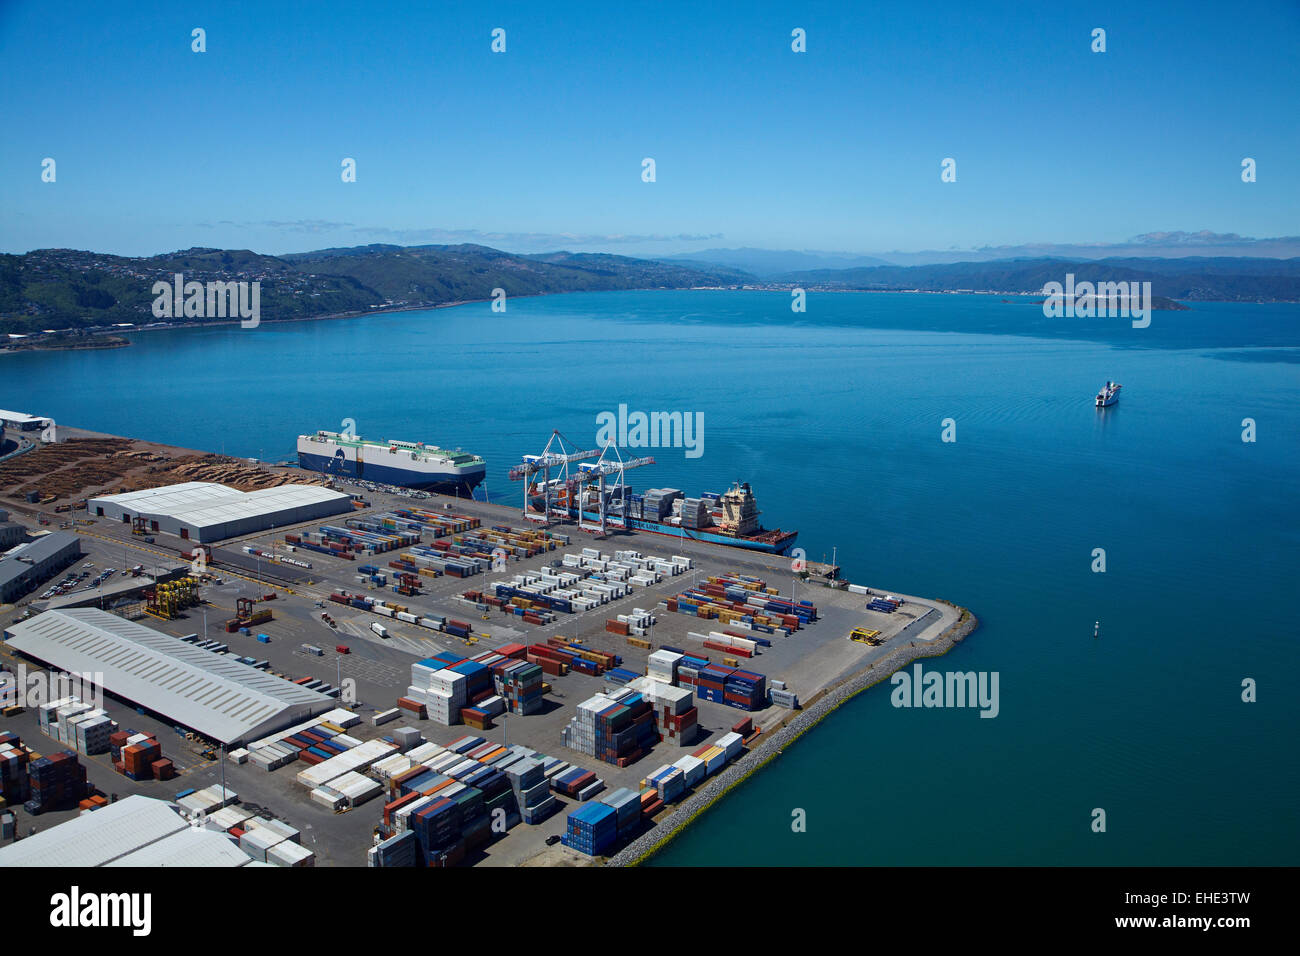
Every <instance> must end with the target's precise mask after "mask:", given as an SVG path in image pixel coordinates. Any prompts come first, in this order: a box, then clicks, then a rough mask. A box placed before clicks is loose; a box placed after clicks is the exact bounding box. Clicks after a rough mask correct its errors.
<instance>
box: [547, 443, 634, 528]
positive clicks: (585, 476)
mask: <svg viewBox="0 0 1300 956" xmlns="http://www.w3.org/2000/svg"><path fill="white" fill-rule="evenodd" d="M611 452H612V453H613V454H612V457H607V456H610V453H611ZM654 463H655V460H654V459H653V458H629V459H628V460H627V461H624V460H623V457H622V456H621V455H620V454H619V453H618V448H617V447H615V446H614V444H613V443H611V444H608V445H606V446H605V450H604V451H602V452H601V453H600V459H599V460H597V461H595V462H592V463H591V464H589V465H580V466H579V471H578V477H576V478H573V479H570V482H569V486H568V487H569V500H570V502H572V501H573V500H574V495H577V501H578V527H580V528H582V529H584V530H586V531H599V532H600V534H601V536H602V537H603V536H604V535H605V534H606V533H607V527H608V524H607V520H606V512H605V479H606V478H607V477H609V476H610V475H617V476H618V480H617V482H616V483H615V485H614V487H615V488H623V487H625V484H624V481H623V473H624V472H625V471H631V470H632V469H633V468H644V467H645V466H646V465H653V464H654ZM592 481H596V482H599V485H598V490H597V493H596V495H597V499H598V501H599V508H600V524H599V525H587V524H584V523H583V521H582V515H583V510H582V486H583V485H585V484H588V483H589V482H592ZM621 499H622V501H623V518H622V520H623V527H625V528H626V527H627V526H628V525H627V494H626V491H625V492H624V493H623V495H622V496H621Z"/></svg>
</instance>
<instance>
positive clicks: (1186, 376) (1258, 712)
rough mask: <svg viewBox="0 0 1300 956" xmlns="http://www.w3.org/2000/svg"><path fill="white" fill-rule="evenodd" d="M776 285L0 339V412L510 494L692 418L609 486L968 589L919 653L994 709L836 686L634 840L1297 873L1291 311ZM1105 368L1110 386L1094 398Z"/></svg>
mask: <svg viewBox="0 0 1300 956" xmlns="http://www.w3.org/2000/svg"><path fill="white" fill-rule="evenodd" d="M789 301H790V299H789V296H788V295H786V294H783V293H761V292H705V291H699V292H642V293H602V294H581V295H567V296H554V297H546V298H537V299H518V300H511V301H510V303H509V307H508V312H507V313H505V314H497V313H492V312H491V311H490V310H489V307H488V306H487V305H486V304H481V305H480V304H475V305H468V306H461V307H457V308H454V309H439V310H434V311H429V312H408V313H399V314H390V315H381V316H370V317H367V318H364V319H357V320H340V321H323V322H304V323H292V324H274V323H266V322H264V323H263V324H262V325H261V326H260V327H259V328H257V329H240V328H238V327H237V326H229V327H222V328H215V329H206V330H204V329H186V330H176V331H160V332H148V333H141V334H137V335H134V336H132V340H133V345H132V346H131V347H130V348H124V349H116V350H107V351H86V352H28V353H19V354H14V355H8V356H2V357H0V407H6V408H13V409H21V410H24V411H29V412H32V413H34V414H40V415H49V416H53V417H54V418H55V419H56V420H58V421H60V422H63V423H67V424H73V425H77V426H80V427H85V428H90V429H94V430H97V431H103V432H108V433H113V434H120V435H131V436H136V437H143V438H149V439H153V440H157V441H161V442H166V443H170V444H175V445H180V446H185V447H194V448H201V449H207V450H212V451H217V452H221V451H224V452H226V453H229V454H237V455H243V456H255V457H262V458H266V459H268V460H280V459H289V458H292V457H293V449H294V439H295V436H296V435H298V434H299V433H301V432H305V431H312V430H315V429H317V428H329V429H336V430H337V429H339V428H340V427H342V423H343V421H344V419H349V418H350V419H353V420H354V422H355V427H356V431H357V432H358V433H359V434H362V435H365V436H367V437H375V438H387V437H395V438H402V439H407V440H415V441H421V440H423V441H429V442H434V443H437V444H440V445H442V446H443V447H456V446H458V445H459V446H462V447H464V448H465V449H467V450H470V451H474V452H477V453H478V454H481V455H483V456H484V457H486V458H487V459H488V464H489V470H488V477H487V482H486V485H487V489H488V491H489V492H490V494H491V497H492V498H493V499H494V500H502V501H506V502H509V501H513V500H519V493H520V491H521V489H520V488H519V486H518V485H517V484H515V485H512V484H511V483H510V482H509V481H508V480H507V479H506V470H507V469H508V468H509V466H510V465H511V464H513V463H514V462H516V461H517V460H518V458H519V456H520V455H521V454H524V453H529V452H540V451H541V448H542V446H543V445H544V444H545V442H546V440H547V438H548V437H549V435H550V433H551V430H552V429H554V428H558V429H560V430H561V431H562V432H563V433H564V434H565V435H566V436H567V437H568V438H570V439H571V440H572V441H573V442H574V443H575V444H577V445H579V446H582V447H595V435H596V427H597V426H596V416H597V415H598V414H599V413H601V412H604V411H609V412H617V410H618V408H619V405H620V404H626V405H627V406H628V408H629V409H633V410H643V411H646V412H650V411H681V412H683V413H696V412H700V413H703V423H704V434H703V438H704V440H703V445H702V454H700V455H699V457H688V456H687V455H686V453H685V452H686V449H682V448H657V449H645V450H638V451H640V453H642V454H651V455H654V456H655V458H656V459H657V464H656V465H655V466H654V467H652V468H646V469H643V470H641V471H638V472H633V473H632V476H633V477H632V483H633V485H634V486H635V487H636V488H637V489H638V490H642V489H644V488H647V487H652V486H671V487H677V488H681V489H683V490H685V491H686V492H687V493H688V494H694V493H698V492H704V491H719V492H721V491H724V490H725V489H726V487H727V485H728V484H729V483H730V482H731V481H733V480H735V479H744V480H748V481H750V482H751V483H752V484H753V486H754V490H755V493H756V495H757V497H758V501H759V505H760V507H761V508H762V509H763V520H764V523H765V524H766V525H767V526H768V527H777V526H780V527H786V528H797V529H798V530H799V531H800V538H799V545H800V546H801V547H803V548H804V549H806V551H807V553H808V557H809V558H811V559H814V560H821V559H822V558H823V557H825V558H826V559H829V558H830V557H831V556H832V553H834V554H835V555H836V556H837V558H838V561H839V563H840V564H841V566H842V567H843V569H844V573H845V574H846V576H848V577H849V578H851V579H852V580H854V581H859V582H862V583H866V584H870V585H873V586H879V587H882V588H886V589H896V590H899V591H902V592H905V593H913V594H924V595H931V596H935V597H943V598H946V599H948V600H952V601H954V602H956V603H959V604H963V605H966V606H969V607H971V608H972V609H973V610H975V611H976V613H977V614H978V615H979V617H980V620H981V623H982V626H981V628H980V629H979V630H978V631H977V632H976V633H975V634H974V635H973V636H972V637H970V638H969V639H968V640H967V641H966V642H965V644H964V645H962V646H961V647H959V648H957V649H956V650H954V651H953V652H952V653H950V654H949V655H947V656H946V657H944V658H942V659H939V660H936V661H933V662H927V663H926V666H927V668H928V667H931V666H933V667H934V668H937V669H940V670H962V671H967V670H973V671H990V672H991V671H996V672H998V674H999V675H1000V693H1001V701H1000V710H999V714H998V716H997V717H996V718H994V719H981V718H979V716H978V711H977V710H974V709H964V710H963V709H903V708H895V707H893V706H891V702H890V693H889V690H890V688H889V687H888V686H882V687H877V688H875V689H873V690H871V691H868V692H866V693H864V694H862V695H860V696H859V697H857V698H855V699H854V700H853V701H851V702H850V703H849V704H847V705H845V706H844V707H842V708H840V709H839V710H838V711H836V712H835V713H834V714H833V715H832V716H831V717H830V718H828V719H827V720H826V721H825V722H823V723H822V724H821V725H819V726H818V727H817V728H816V729H815V730H814V731H812V732H811V733H810V734H809V735H807V736H805V737H804V738H803V739H802V740H801V741H800V742H799V743H798V744H797V745H795V746H794V747H792V748H790V749H789V750H787V751H786V752H785V753H784V754H783V755H782V756H781V757H780V758H779V759H778V760H777V761H775V762H774V763H773V764H771V765H769V767H768V768H767V769H765V770H764V771H762V772H761V773H759V774H758V775H756V776H755V777H753V778H751V779H750V780H749V781H748V782H747V783H746V784H745V785H744V786H743V787H741V788H739V789H738V790H736V791H733V793H732V794H730V795H729V796H728V797H727V798H725V799H724V800H723V801H722V802H720V803H719V804H717V805H716V806H715V807H714V809H713V810H712V811H710V812H709V813H707V814H705V815H704V816H703V817H701V818H700V819H699V820H698V821H697V822H696V823H695V824H694V825H693V826H691V827H690V828H689V829H687V830H686V831H685V832H684V833H683V834H682V835H681V836H680V837H679V838H678V839H677V840H676V841H674V842H673V844H671V845H670V847H669V848H668V849H667V850H666V851H665V852H663V853H662V854H661V855H660V856H659V857H658V858H657V859H656V862H659V863H678V864H783V863H796V864H807V865H826V864H858V863H862V864H946V863H953V864H981V863H987V864H1108V863H1117V864H1295V863H1297V862H1300V816H1298V815H1297V814H1296V813H1295V812H1294V794H1295V793H1296V790H1297V786H1298V785H1300V763H1298V762H1297V761H1296V760H1295V744H1294V736H1293V735H1294V729H1295V727H1296V725H1297V718H1298V717H1300V655H1298V654H1297V652H1296V625H1295V623H1294V614H1293V611H1292V605H1291V599H1292V597H1293V595H1294V592H1295V583H1296V581H1297V580H1300V526H1298V523H1297V520H1296V512H1295V507H1296V488H1297V487H1298V486H1300V444H1298V443H1300V364H1297V363H1300V348H1298V347H1297V346H1300V307H1298V306H1294V305H1228V304H1196V305H1195V308H1194V309H1193V310H1192V311H1188V312H1156V313H1154V315H1153V319H1152V323H1151V326H1150V328H1147V329H1133V328H1132V327H1131V326H1130V324H1129V323H1128V321H1127V320H1123V319H1097V318H1091V319H1072V320H1065V319H1046V318H1044V317H1043V315H1042V313H1041V310H1039V309H1038V308H1036V307H1035V306H1033V305H1032V304H1028V303H1025V302H1013V303H1007V302H1003V301H1001V300H1000V299H999V298H998V297H995V296H952V295H901V294H899V295H893V294H859V295H855V294H840V295H815V294H814V295H812V296H810V297H809V302H808V312H807V313H805V314H803V315H793V314H792V313H791V312H790V309H789ZM1108 380H1110V381H1117V382H1121V383H1123V385H1124V390H1123V397H1122V399H1121V400H1120V402H1119V403H1118V404H1117V405H1116V406H1114V407H1112V408H1107V409H1097V408H1095V407H1094V405H1093V399H1094V396H1095V395H1096V392H1097V389H1098V388H1099V387H1100V386H1101V385H1102V383H1104V382H1106V381H1108ZM1247 418H1249V419H1253V420H1254V422H1255V427H1256V432H1257V440H1256V441H1254V442H1249V443H1248V442H1243V441H1242V432H1243V424H1242V422H1243V419H1247ZM945 419H951V420H952V422H953V427H955V437H956V441H952V442H945V441H943V440H941V437H942V434H943V431H944V424H943V423H944V420H945ZM480 490H481V489H480ZM1098 548H1100V549H1104V551H1105V560H1106V570H1105V572H1104V573H1097V572H1094V571H1093V570H1092V568H1093V566H1094V564H1095V562H1096V558H1095V556H1094V551H1095V549H1098ZM833 549H834V551H833ZM1094 622H1100V637H1099V638H1096V639H1094V637H1093V629H1094ZM760 665H761V658H760V659H759V661H757V662H756V664H755V666H756V668H757V669H760V670H761V669H762V668H761V666H760ZM771 676H774V677H779V676H780V675H776V674H774V675H771ZM1248 679H1249V680H1253V681H1254V682H1256V686H1257V697H1258V699H1257V701H1256V702H1254V703H1246V702H1243V700H1242V693H1243V688H1242V684H1243V681H1245V680H1248ZM795 689H796V690H798V688H795ZM557 746H558V744H557ZM651 769H654V768H653V767H652V766H648V767H647V770H651ZM1097 808H1100V809H1103V810H1104V811H1105V814H1106V832H1104V833H1097V832H1094V831H1093V829H1092V824H1093V819H1094V810H1095V809H1097ZM795 809H802V810H804V811H805V812H806V819H807V827H806V832H801V833H799V832H793V831H792V827H791V820H792V812H793V811H794V810H795Z"/></svg>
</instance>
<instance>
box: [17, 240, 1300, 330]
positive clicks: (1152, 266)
mask: <svg viewBox="0 0 1300 956" xmlns="http://www.w3.org/2000/svg"><path fill="white" fill-rule="evenodd" d="M710 256H713V257H715V259H716V261H714V260H711V259H710V258H709V257H710ZM788 266H795V267H796V268H782V267H788ZM176 273H182V274H183V275H184V277H185V279H186V281H190V280H197V281H199V282H209V281H214V280H216V281H223V282H229V281H259V282H260V283H261V286H260V290H261V313H262V317H263V318H264V319H265V320H268V321H274V320H277V319H305V318H318V317H322V316H335V315H357V314H365V313H367V312H374V311H377V310H381V309H401V308H428V307H432V306H439V305H449V304H452V303H457V302H469V301H476V300H486V299H489V298H491V297H492V295H493V290H494V289H498V288H500V289H504V290H505V291H506V294H507V295H508V296H522V295H540V294H548V293H560V292H596V291H616V290H630V289H689V288H760V289H790V288H795V287H799V288H804V289H807V290H809V291H909V290H920V291H927V292H955V291H976V292H1000V293H1035V292H1038V291H1040V290H1041V289H1042V288H1043V285H1044V284H1045V283H1046V282H1049V281H1057V282H1063V281H1064V279H1065V275H1066V274H1067V273H1073V274H1074V275H1075V279H1076V281H1084V280H1089V281H1094V282H1096V281H1116V282H1118V281H1149V282H1151V287H1152V293H1153V294H1154V295H1158V296H1163V297H1166V298H1171V299H1179V300H1184V301H1234V302H1277V301H1286V302H1297V301H1300V257H1295V258H1287V259H1281V258H1262V257H1235V256H1219V257H1192V256H1184V257H1180V258H1162V257H1114V258H1106V259H1075V258H1061V257H1020V258H1008V259H1000V260H993V261H979V262H977V261H965V262H955V263H942V264H928V265H912V266H907V265H891V264H887V263H883V261H882V260H879V259H875V258H873V257H869V256H852V255H847V254H845V255H840V254H833V253H814V252H802V253H800V252H779V251H772V250H760V249H733V250H713V251H712V252H708V253H688V254H684V255H682V256H674V257H670V258H666V259H637V258H631V257H627V256H616V255H608V254H603V253H572V252H552V253H537V254H529V255H523V254H516V253H509V252H502V251H501V250H498V249H492V248H489V247H487V246H480V245H425V246H396V245H385V244H380V245H367V246H356V247H350V248H339V249H320V250H316V251H314V252H304V253H293V254H287V255H281V256H269V255H262V254H259V253H256V252H251V251H249V250H246V249H243V250H235V249H207V248H194V249H187V250H183V251H179V252H172V253H166V254H162V255H157V256H149V257H144V258H128V257H123V256H113V255H107V254H103V253H95V252H85V251H78V250H72V249H39V250H35V251H32V252H28V253H25V254H22V255H0V333H18V334H32V333H41V332H44V331H47V330H51V329H54V330H57V331H69V330H71V331H76V330H85V329H105V328H111V327H113V326H115V325H119V324H126V323H131V324H136V325H140V324H147V323H151V322H154V321H156V320H155V319H154V316H153V313H152V309H151V307H152V303H153V301H154V298H155V297H154V294H153V292H152V289H153V284H154V283H155V282H157V281H164V282H167V283H171V282H172V278H173V276H174V275H175V274H176ZM175 321H181V322H184V321H194V320H192V319H191V320H185V319H179V320H175Z"/></svg>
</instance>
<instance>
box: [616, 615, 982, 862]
mask: <svg viewBox="0 0 1300 956" xmlns="http://www.w3.org/2000/svg"><path fill="white" fill-rule="evenodd" d="M944 603H947V602H944ZM957 610H959V611H960V612H961V613H960V616H959V617H958V619H957V621H956V622H955V623H953V624H952V625H950V626H949V627H948V629H947V630H945V631H944V632H943V633H942V634H940V635H939V636H938V637H936V638H934V639H933V640H931V641H927V642H926V643H925V644H924V646H918V645H916V644H915V643H913V644H912V645H911V646H909V647H905V648H903V647H900V648H897V649H896V650H893V651H891V652H890V653H889V654H887V655H885V656H884V657H882V658H881V659H880V660H878V661H873V662H872V663H870V664H868V665H867V667H866V669H865V670H861V671H858V672H857V673H856V674H853V675H851V676H850V677H847V678H845V679H844V680H842V681H840V682H839V683H838V684H836V685H834V686H832V687H829V688H826V689H824V690H822V691H819V692H818V693H817V694H815V695H814V696H813V697H812V698H811V699H810V700H809V702H808V703H806V704H804V705H803V706H802V708H801V709H800V710H799V711H798V712H796V713H795V714H794V716H793V717H792V718H791V719H790V720H788V721H787V722H785V723H783V724H782V725H781V726H779V727H778V728H777V729H776V730H774V731H771V732H770V733H769V732H764V734H763V736H762V739H761V740H760V741H759V744H758V746H757V747H755V748H754V749H753V750H750V751H747V752H746V753H745V754H744V755H743V756H742V757H741V758H740V759H739V760H737V761H736V762H735V763H733V764H731V765H730V766H729V767H727V768H726V769H725V770H724V771H723V772H722V773H720V774H719V775H718V776H716V777H714V778H712V779H710V780H708V781H707V782H706V783H705V784H704V786H702V787H701V788H700V789H698V790H696V791H695V792H694V793H692V794H691V795H690V796H689V797H687V798H686V799H685V800H684V801H682V802H681V803H680V804H678V805H677V807H676V808H674V809H673V811H672V812H671V813H669V814H668V815H667V816H666V817H664V818H663V819H662V820H660V821H658V822H657V823H656V824H655V825H654V828H653V829H652V830H651V831H650V832H648V833H645V834H642V835H641V836H639V837H637V838H636V839H635V840H633V841H632V842H631V843H629V844H628V845H627V846H626V847H624V848H623V849H622V850H620V851H619V852H618V853H616V854H614V855H613V856H612V857H610V858H609V859H608V860H606V861H605V865H606V866H640V865H641V864H642V863H644V862H646V861H647V860H649V859H650V858H651V857H653V856H655V854H657V853H659V852H660V851H661V850H663V849H664V847H666V846H667V845H668V844H669V843H671V842H672V841H673V840H674V839H675V838H676V837H677V836H678V835H680V834H681V833H682V832H683V831H685V830H686V828H687V827H689V826H690V825H691V824H692V823H694V822H695V821H696V819H698V818H699V817H700V816H701V815H703V814H704V813H705V812H707V811H708V810H709V809H710V808H711V807H712V806H713V805H714V804H715V803H717V802H718V801H720V800H721V799H722V798H723V797H725V796H726V795H727V794H728V793H730V792H731V791H732V790H733V789H735V788H736V787H738V786H740V785H741V784H742V783H744V782H745V781H746V780H747V779H749V777H751V776H753V775H754V774H755V773H758V771H760V770H762V769H763V768H764V767H766V766H767V765H768V764H769V763H771V762H772V761H773V760H775V759H776V758H777V757H779V756H780V755H781V753H782V751H784V749H785V748H786V747H789V746H791V745H792V744H794V742H795V741H797V740H798V739H799V738H800V737H802V736H803V735H804V734H806V733H807V732H808V731H810V730H812V729H813V728H814V727H815V726H817V725H818V724H819V723H821V722H822V721H823V720H825V719H826V718H827V717H828V716H830V714H831V713H832V712H833V711H835V710H837V709H838V708H839V707H840V706H841V705H842V704H844V703H846V702H847V701H849V700H851V699H852V698H854V697H856V696H857V695H858V694H860V693H862V692H863V691H866V690H869V689H870V688H872V687H874V686H876V684H879V683H881V682H882V681H884V680H887V679H888V678H889V677H890V676H891V675H892V674H894V673H895V672H897V671H899V670H901V669H902V668H904V667H906V666H908V665H909V664H911V663H912V662H913V661H916V660H919V659H921V658H924V657H942V656H943V655H944V654H947V653H948V651H950V650H952V649H953V647H955V646H956V645H957V644H959V643H961V642H962V641H964V640H965V639H966V638H967V637H968V636H969V635H970V634H971V633H973V632H974V631H975V629H976V628H977V627H979V618H977V617H976V616H975V615H974V614H973V613H971V611H970V610H969V609H968V608H964V607H959V608H957Z"/></svg>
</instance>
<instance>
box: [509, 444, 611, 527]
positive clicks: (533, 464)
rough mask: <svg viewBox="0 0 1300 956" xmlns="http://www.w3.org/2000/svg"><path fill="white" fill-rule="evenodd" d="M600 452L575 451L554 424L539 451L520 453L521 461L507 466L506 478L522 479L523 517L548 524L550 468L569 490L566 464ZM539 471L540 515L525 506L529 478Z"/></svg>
mask: <svg viewBox="0 0 1300 956" xmlns="http://www.w3.org/2000/svg"><path fill="white" fill-rule="evenodd" d="M600 454H601V451H600V449H599V448H593V449H590V450H588V451H578V450H577V446H575V445H574V444H573V443H572V442H570V441H569V440H568V439H566V438H565V437H564V436H563V435H561V434H560V431H559V429H558V428H557V429H555V430H554V431H552V432H551V438H550V440H549V441H547V443H546V447H545V448H543V449H542V453H541V454H540V455H524V458H523V461H522V462H521V463H520V464H518V465H515V466H514V467H513V468H511V469H510V480H511V481H522V482H523V483H524V517H525V518H527V519H528V520H530V521H540V522H542V523H543V524H546V525H549V524H550V523H551V487H552V484H551V469H552V468H558V469H560V477H559V478H557V479H556V484H557V485H558V486H559V487H562V488H564V489H565V490H566V493H569V492H568V489H569V485H570V483H571V479H570V478H569V464H570V463H571V462H575V461H582V460H583V459H585V458H598V457H600ZM539 473H540V474H541V475H542V497H543V504H544V506H545V508H544V510H543V511H542V513H541V514H540V515H537V514H534V513H532V512H530V511H529V510H528V494H529V491H530V488H529V484H530V482H529V479H530V478H532V477H533V476H534V475H537V474H539Z"/></svg>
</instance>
